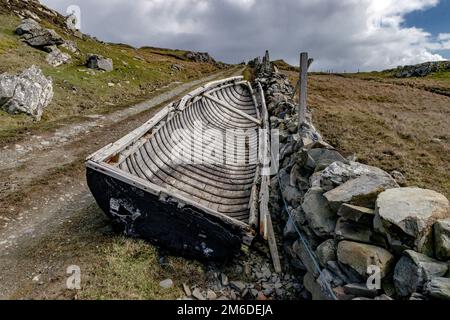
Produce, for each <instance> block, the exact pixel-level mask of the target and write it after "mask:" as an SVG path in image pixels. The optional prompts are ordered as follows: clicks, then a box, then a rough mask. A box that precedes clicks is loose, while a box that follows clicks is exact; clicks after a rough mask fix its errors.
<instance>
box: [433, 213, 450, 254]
mask: <svg viewBox="0 0 450 320" xmlns="http://www.w3.org/2000/svg"><path fill="white" fill-rule="evenodd" d="M434 246H435V250H436V257H437V258H438V259H439V260H443V261H448V260H450V219H445V220H440V221H438V222H436V223H435V224H434Z"/></svg>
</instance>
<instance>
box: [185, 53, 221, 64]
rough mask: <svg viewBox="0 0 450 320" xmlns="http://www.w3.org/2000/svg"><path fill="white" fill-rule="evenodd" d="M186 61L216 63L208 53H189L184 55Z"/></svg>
mask: <svg viewBox="0 0 450 320" xmlns="http://www.w3.org/2000/svg"><path fill="white" fill-rule="evenodd" d="M185 57H186V59H188V60H191V61H194V62H203V63H212V64H214V63H216V60H214V59H213V58H212V57H211V56H210V55H209V53H208V52H193V51H189V52H187V53H186V54H185Z"/></svg>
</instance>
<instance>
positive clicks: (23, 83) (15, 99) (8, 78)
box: [0, 66, 53, 121]
mask: <svg viewBox="0 0 450 320" xmlns="http://www.w3.org/2000/svg"><path fill="white" fill-rule="evenodd" d="M52 98H53V82H52V79H51V78H50V77H48V78H46V77H45V76H44V74H43V73H42V71H41V70H40V69H39V68H38V67H36V66H32V67H31V68H29V69H27V70H25V71H23V72H22V73H21V74H19V75H9V74H6V73H3V74H1V75H0V108H2V109H3V110H5V111H6V112H8V113H11V114H17V113H26V114H28V115H30V116H32V117H34V118H35V119H36V120H38V121H39V120H40V119H41V117H42V113H43V110H44V108H45V107H46V106H47V105H48V104H49V103H50V101H51V100H52Z"/></svg>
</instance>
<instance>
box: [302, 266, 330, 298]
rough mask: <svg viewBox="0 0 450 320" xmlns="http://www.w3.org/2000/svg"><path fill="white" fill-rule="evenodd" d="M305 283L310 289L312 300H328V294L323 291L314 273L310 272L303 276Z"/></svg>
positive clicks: (306, 287)
mask: <svg viewBox="0 0 450 320" xmlns="http://www.w3.org/2000/svg"><path fill="white" fill-rule="evenodd" d="M303 285H304V286H305V289H306V290H308V292H309V293H311V296H312V300H315V301H318V300H327V298H326V296H325V295H324V294H323V292H322V288H321V287H320V285H319V284H318V283H317V282H316V279H315V277H314V275H312V274H311V273H309V272H308V273H307V274H306V275H305V277H304V278H303Z"/></svg>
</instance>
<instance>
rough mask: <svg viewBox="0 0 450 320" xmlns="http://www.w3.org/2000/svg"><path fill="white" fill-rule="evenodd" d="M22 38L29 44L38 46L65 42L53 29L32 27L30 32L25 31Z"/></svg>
mask: <svg viewBox="0 0 450 320" xmlns="http://www.w3.org/2000/svg"><path fill="white" fill-rule="evenodd" d="M21 30H23V29H21ZM22 39H23V40H24V41H25V42H26V43H27V44H28V45H30V46H32V47H36V48H43V47H47V46H53V45H60V44H63V43H64V39H63V38H61V36H60V35H59V34H58V33H56V31H55V30H53V29H42V28H41V29H32V30H31V31H29V32H26V33H23V34H22Z"/></svg>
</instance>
